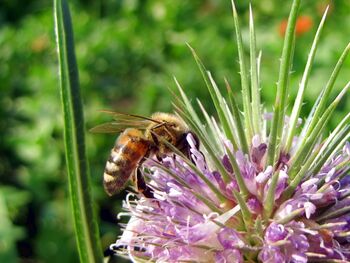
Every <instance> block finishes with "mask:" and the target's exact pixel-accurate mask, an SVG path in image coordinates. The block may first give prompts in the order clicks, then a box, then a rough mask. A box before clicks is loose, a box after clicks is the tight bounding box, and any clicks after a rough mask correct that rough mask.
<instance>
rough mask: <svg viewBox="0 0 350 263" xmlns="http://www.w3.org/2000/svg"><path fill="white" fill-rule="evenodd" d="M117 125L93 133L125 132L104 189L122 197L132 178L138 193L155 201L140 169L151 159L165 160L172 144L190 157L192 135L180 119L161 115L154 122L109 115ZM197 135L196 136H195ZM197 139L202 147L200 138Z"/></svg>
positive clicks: (109, 164) (106, 125) (106, 174)
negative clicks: (121, 194)
mask: <svg viewBox="0 0 350 263" xmlns="http://www.w3.org/2000/svg"><path fill="white" fill-rule="evenodd" d="M107 113H109V114H112V116H113V117H114V119H115V121H113V122H108V123H104V124H101V125H99V126H97V127H95V128H93V129H91V131H92V132H103V133H114V132H121V133H120V135H119V137H118V138H117V140H116V143H115V145H114V147H113V149H112V150H111V154H110V156H109V158H108V160H107V163H106V167H105V170H104V174H103V186H104V189H105V191H106V193H107V194H108V195H110V196H112V195H114V194H116V193H119V192H120V191H122V190H123V189H124V188H125V187H126V184H127V182H128V181H129V179H130V178H132V179H133V180H134V181H135V184H136V187H137V190H138V191H139V192H141V193H143V194H144V195H145V196H146V197H152V196H153V194H152V193H151V190H150V189H149V188H147V186H146V183H145V181H144V178H143V176H142V174H141V172H140V169H139V168H140V166H141V165H142V163H143V162H144V161H145V160H146V159H147V158H149V157H152V156H155V157H156V158H157V159H158V160H161V159H162V158H164V157H165V156H167V155H168V154H170V153H171V152H172V151H171V149H169V147H168V146H167V144H166V143H165V141H166V142H168V143H170V144H172V145H173V146H175V147H176V148H177V149H178V150H180V151H181V152H182V153H184V154H185V155H186V156H189V155H190V152H189V149H190V148H189V145H188V143H187V140H186V136H187V135H188V134H189V133H192V132H191V131H190V130H189V129H188V128H187V126H186V125H185V123H184V122H183V121H182V120H181V119H180V118H179V117H178V116H176V115H174V114H169V113H162V112H157V113H154V114H153V115H152V116H151V117H150V118H147V117H144V116H139V115H132V114H123V113H115V112H107ZM192 134H193V133H192ZM193 137H194V138H195V140H196V143H198V139H197V137H196V136H195V135H194V134H193Z"/></svg>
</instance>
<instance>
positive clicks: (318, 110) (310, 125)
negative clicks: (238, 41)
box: [296, 43, 350, 154]
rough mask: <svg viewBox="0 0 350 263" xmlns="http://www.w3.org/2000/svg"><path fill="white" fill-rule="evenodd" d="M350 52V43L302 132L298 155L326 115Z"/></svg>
mask: <svg viewBox="0 0 350 263" xmlns="http://www.w3.org/2000/svg"><path fill="white" fill-rule="evenodd" d="M349 51H350V43H349V44H348V45H347V46H346V47H345V49H344V51H343V53H342V54H341V56H340V58H339V59H338V62H337V64H336V66H335V68H334V70H333V72H332V74H331V76H330V78H329V80H328V82H327V85H326V86H325V88H324V89H323V90H322V92H321V94H320V96H319V97H318V98H317V101H316V103H315V104H314V106H313V108H312V110H311V113H310V115H309V117H308V120H307V122H306V123H305V125H304V128H303V130H302V132H301V136H300V137H301V138H303V139H302V140H300V141H299V144H298V149H297V150H296V154H297V152H298V151H299V149H300V148H301V147H302V146H303V145H304V144H305V141H306V139H307V138H308V137H309V136H310V134H311V133H312V132H313V130H314V129H315V127H316V126H317V122H318V121H319V118H320V116H321V115H322V114H323V113H324V111H325V110H326V109H325V107H326V104H327V100H328V99H329V96H330V94H331V92H332V90H333V87H334V84H335V81H336V80H337V78H338V75H339V72H340V70H341V68H342V67H343V64H344V62H345V60H346V57H347V55H348V53H349Z"/></svg>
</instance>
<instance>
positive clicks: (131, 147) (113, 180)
mask: <svg viewBox="0 0 350 263" xmlns="http://www.w3.org/2000/svg"><path fill="white" fill-rule="evenodd" d="M148 150H149V142H148V141H147V140H145V139H144V138H143V133H142V132H141V131H140V130H137V129H133V128H129V129H126V130H125V131H124V132H123V133H121V134H120V135H119V137H118V139H117V141H116V144H115V146H114V148H113V149H112V150H111V154H110V156H109V159H108V161H107V163H106V167H105V171H104V174H103V186H104V189H105V191H106V192H107V194H109V195H113V194H116V193H117V192H119V190H120V189H123V188H124V187H125V184H126V183H127V181H128V180H129V178H130V176H131V175H132V173H133V172H134V171H135V168H136V167H137V165H138V163H139V162H140V161H141V159H142V158H143V157H144V156H145V155H146V154H147V152H148Z"/></svg>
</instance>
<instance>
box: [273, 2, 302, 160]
mask: <svg viewBox="0 0 350 263" xmlns="http://www.w3.org/2000/svg"><path fill="white" fill-rule="evenodd" d="M299 6H300V0H294V1H293V4H292V8H291V11H290V14H289V18H288V24H287V30H286V35H285V38H284V44H283V50H282V57H281V64H280V71H279V77H278V83H277V94H276V100H275V106H274V112H273V120H272V128H271V133H270V139H269V140H270V141H269V148H268V152H267V158H268V161H267V163H268V165H272V166H274V165H275V162H276V159H278V157H279V156H278V155H279V152H280V151H279V149H280V147H281V145H280V142H281V134H282V130H283V126H284V116H285V109H286V105H287V97H288V82H289V71H290V69H291V64H292V57H293V49H294V48H293V47H294V31H295V24H296V19H297V15H298V9H299Z"/></svg>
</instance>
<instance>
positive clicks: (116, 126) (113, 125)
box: [90, 121, 147, 133]
mask: <svg viewBox="0 0 350 263" xmlns="http://www.w3.org/2000/svg"><path fill="white" fill-rule="evenodd" d="M127 128H136V129H141V130H144V129H146V128H147V123H145V121H143V122H141V121H139V122H130V121H127V122H106V123H102V124H100V125H97V126H96V127H93V128H92V129H90V132H93V133H119V132H122V131H124V130H125V129H127Z"/></svg>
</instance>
